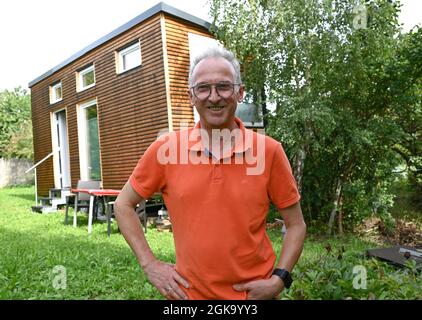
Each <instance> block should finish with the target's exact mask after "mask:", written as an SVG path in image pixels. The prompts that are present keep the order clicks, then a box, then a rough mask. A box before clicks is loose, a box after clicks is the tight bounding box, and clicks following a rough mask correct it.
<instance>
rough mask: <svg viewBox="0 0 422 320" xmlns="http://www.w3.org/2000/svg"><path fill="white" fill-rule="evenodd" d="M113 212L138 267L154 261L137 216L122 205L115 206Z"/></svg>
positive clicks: (128, 207) (129, 208)
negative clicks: (136, 260)
mask: <svg viewBox="0 0 422 320" xmlns="http://www.w3.org/2000/svg"><path fill="white" fill-rule="evenodd" d="M115 212H116V219H117V223H118V224H119V229H120V231H121V233H122V234H123V236H124V238H125V239H126V241H127V243H128V244H129V246H130V247H131V249H132V251H133V252H134V254H135V256H136V258H137V259H138V262H139V264H140V266H141V267H142V268H145V266H147V265H148V264H149V263H150V262H151V261H154V260H155V257H154V254H153V253H152V251H151V248H150V247H149V245H148V242H147V241H146V239H145V234H144V232H143V230H142V226H141V222H140V221H139V218H138V216H137V215H136V213H135V211H134V210H133V208H131V207H130V206H128V205H123V204H117V205H116V204H115Z"/></svg>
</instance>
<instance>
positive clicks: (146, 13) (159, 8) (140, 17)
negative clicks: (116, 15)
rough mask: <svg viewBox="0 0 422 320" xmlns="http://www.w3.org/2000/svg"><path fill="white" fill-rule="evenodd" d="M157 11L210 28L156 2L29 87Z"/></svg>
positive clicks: (177, 10) (31, 83)
mask: <svg viewBox="0 0 422 320" xmlns="http://www.w3.org/2000/svg"><path fill="white" fill-rule="evenodd" d="M159 12H164V13H167V14H169V15H172V16H175V17H177V18H180V19H183V20H185V21H188V22H191V23H193V24H196V25H199V26H201V27H203V28H206V29H207V30H209V31H210V30H211V24H210V23H209V22H207V21H205V20H202V19H200V18H198V17H195V16H193V15H191V14H189V13H187V12H185V11H182V10H180V9H177V8H175V7H172V6H170V5H168V4H166V3H164V2H160V3H158V4H156V5H155V6H153V7H151V8H149V9H148V10H146V11H144V12H143V13H141V14H140V15H138V16H136V17H135V18H133V19H132V20H130V21H129V22H127V23H125V24H124V25H122V26H120V27H118V28H117V29H115V30H113V31H112V32H110V33H108V34H107V35H105V36H103V37H102V38H100V39H98V40H97V41H94V42H93V43H91V44H90V45H88V46H86V47H85V48H83V49H82V50H80V51H78V52H77V53H75V54H73V55H72V56H70V57H69V58H67V59H66V60H64V61H63V62H61V63H60V64H58V65H57V66H55V67H54V68H52V69H50V70H48V71H47V72H45V73H43V74H42V75H40V76H39V77H37V78H35V79H34V80H32V81H31V82H29V84H28V87H29V88H31V87H33V86H34V85H35V84H37V83H38V82H40V81H42V80H44V79H46V78H48V77H49V76H51V75H53V74H54V73H56V72H57V71H59V70H60V69H63V68H64V67H66V66H67V65H69V64H71V63H72V62H74V61H76V60H77V59H79V58H81V57H82V56H84V55H85V54H87V53H88V52H90V51H92V50H94V49H95V48H97V47H99V46H101V45H103V44H105V43H106V42H108V41H110V40H112V39H114V38H115V37H117V36H118V35H120V34H122V33H124V32H126V31H127V30H129V29H131V28H133V27H134V26H136V25H137V24H139V23H141V22H143V21H145V20H147V19H148V18H150V17H152V16H153V15H155V14H157V13H159Z"/></svg>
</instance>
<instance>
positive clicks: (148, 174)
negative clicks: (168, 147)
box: [129, 140, 165, 199]
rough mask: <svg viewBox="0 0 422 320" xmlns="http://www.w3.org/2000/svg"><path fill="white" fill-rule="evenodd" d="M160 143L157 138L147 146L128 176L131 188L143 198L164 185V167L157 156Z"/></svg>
mask: <svg viewBox="0 0 422 320" xmlns="http://www.w3.org/2000/svg"><path fill="white" fill-rule="evenodd" d="M161 145H162V141H159V140H157V141H155V142H153V143H152V144H151V145H150V146H149V147H148V149H147V150H146V151H145V153H144V154H143V156H142V157H141V159H140V160H139V161H138V164H137V165H136V167H135V169H134V170H133V172H132V175H131V176H130V178H129V182H130V184H131V186H132V187H133V189H135V191H136V193H138V194H139V195H140V196H141V197H142V198H144V199H148V198H150V197H151V196H152V195H153V194H154V193H155V192H158V191H161V190H162V189H163V187H164V176H165V172H164V171H165V167H164V165H163V164H161V163H160V162H159V161H158V157H157V154H158V150H159V148H160V147H161Z"/></svg>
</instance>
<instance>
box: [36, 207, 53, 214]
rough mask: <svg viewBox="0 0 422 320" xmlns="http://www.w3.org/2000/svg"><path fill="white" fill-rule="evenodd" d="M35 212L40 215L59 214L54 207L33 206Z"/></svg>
mask: <svg viewBox="0 0 422 320" xmlns="http://www.w3.org/2000/svg"><path fill="white" fill-rule="evenodd" d="M31 208H32V211H33V212H38V213H50V212H57V209H56V208H53V207H52V206H32V207H31Z"/></svg>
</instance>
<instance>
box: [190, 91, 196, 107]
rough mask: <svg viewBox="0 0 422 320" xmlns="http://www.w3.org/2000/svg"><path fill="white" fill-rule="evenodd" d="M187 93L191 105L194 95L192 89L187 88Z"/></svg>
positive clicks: (193, 102)
mask: <svg viewBox="0 0 422 320" xmlns="http://www.w3.org/2000/svg"><path fill="white" fill-rule="evenodd" d="M188 95H189V100H190V103H191V105H192V106H194V105H195V101H194V96H193V94H192V90H190V89H189V90H188Z"/></svg>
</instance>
